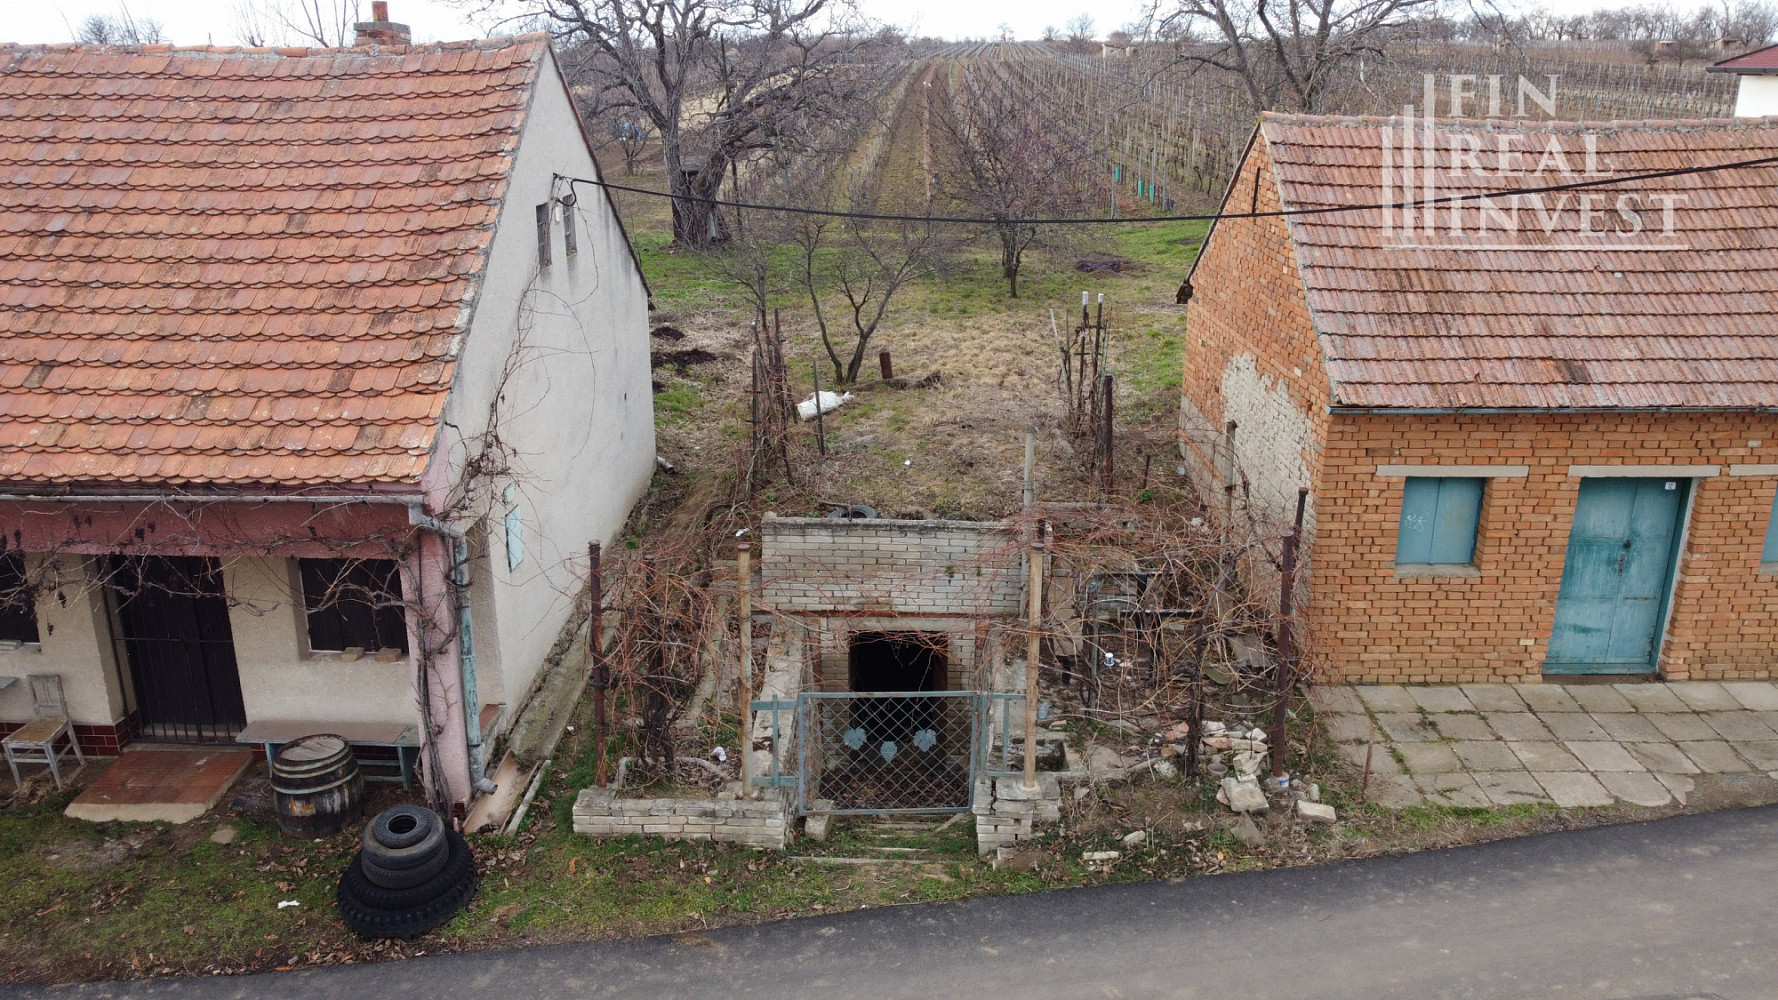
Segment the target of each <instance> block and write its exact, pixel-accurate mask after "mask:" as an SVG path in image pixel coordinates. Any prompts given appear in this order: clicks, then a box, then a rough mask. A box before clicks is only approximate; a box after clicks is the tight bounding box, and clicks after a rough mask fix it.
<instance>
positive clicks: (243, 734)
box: [235, 719, 420, 788]
mask: <svg viewBox="0 0 1778 1000" xmlns="http://www.w3.org/2000/svg"><path fill="white" fill-rule="evenodd" d="M318 733H333V734H334V735H336V736H342V737H344V738H345V740H346V742H347V743H350V744H352V745H353V746H363V747H384V748H387V749H390V750H394V751H395V759H394V760H392V761H391V760H379V759H377V758H374V757H372V758H360V759H359V761H358V768H359V770H360V771H362V772H365V774H364V779H365V780H366V781H399V782H401V787H403V788H406V787H408V786H409V785H411V784H413V780H414V764H415V762H417V761H418V760H419V759H420V736H419V729H418V727H416V726H415V725H414V724H413V723H404V722H308V721H303V720H298V719H260V720H258V721H255V722H250V723H248V724H247V728H245V729H243V730H241V731H240V733H239V734H238V735H236V736H235V742H237V743H254V744H258V745H259V746H260V747H262V748H263V749H264V750H265V759H266V762H267V763H268V764H269V763H270V762H271V759H272V757H273V756H274V755H275V754H277V752H278V749H279V748H280V747H282V746H283V745H284V744H286V743H289V742H291V741H292V740H298V739H301V738H302V737H304V736H314V735H316V734H318ZM391 769H393V770H391ZM373 770H375V771H385V772H388V773H371V772H372V771H373Z"/></svg>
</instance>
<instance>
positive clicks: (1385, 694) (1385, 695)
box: [1352, 684, 1420, 712]
mask: <svg viewBox="0 0 1778 1000" xmlns="http://www.w3.org/2000/svg"><path fill="white" fill-rule="evenodd" d="M1352 692H1353V693H1354V694H1356V695H1358V700H1359V701H1362V702H1364V705H1365V707H1366V708H1368V709H1370V710H1371V711H1373V712H1412V711H1415V710H1417V709H1418V708H1419V707H1420V704H1419V702H1416V701H1415V700H1414V696H1413V695H1410V694H1408V689H1407V688H1405V687H1402V686H1401V685H1400V684H1360V685H1358V686H1356V687H1354V688H1353V689H1352Z"/></svg>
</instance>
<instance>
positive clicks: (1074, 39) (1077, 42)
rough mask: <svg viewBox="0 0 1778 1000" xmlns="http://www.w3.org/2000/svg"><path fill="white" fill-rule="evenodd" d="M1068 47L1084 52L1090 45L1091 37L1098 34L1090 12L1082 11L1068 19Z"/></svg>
mask: <svg viewBox="0 0 1778 1000" xmlns="http://www.w3.org/2000/svg"><path fill="white" fill-rule="evenodd" d="M1066 27H1067V31H1068V47H1069V48H1071V49H1074V50H1075V51H1077V52H1084V51H1086V50H1087V49H1089V48H1091V47H1092V43H1093V39H1094V37H1096V35H1097V34H1098V26H1097V25H1095V24H1094V23H1093V17H1092V15H1091V14H1087V13H1085V12H1084V11H1083V12H1081V13H1079V14H1076V15H1074V16H1073V17H1071V18H1069V19H1068V24H1067V25H1066Z"/></svg>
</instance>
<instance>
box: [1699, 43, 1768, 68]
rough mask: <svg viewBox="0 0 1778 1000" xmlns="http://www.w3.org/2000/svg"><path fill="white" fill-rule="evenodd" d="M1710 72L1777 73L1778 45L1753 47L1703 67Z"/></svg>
mask: <svg viewBox="0 0 1778 1000" xmlns="http://www.w3.org/2000/svg"><path fill="white" fill-rule="evenodd" d="M1705 69H1706V70H1708V71H1709V72H1711V73H1740V74H1742V75H1748V74H1756V75H1757V74H1766V73H1778V45H1768V46H1766V47H1765V48H1763V49H1754V50H1753V51H1752V52H1748V53H1746V54H1744V55H1738V56H1736V57H1734V58H1733V59H1724V60H1723V61H1722V62H1719V63H1713V64H1711V65H1709V66H1707V67H1705Z"/></svg>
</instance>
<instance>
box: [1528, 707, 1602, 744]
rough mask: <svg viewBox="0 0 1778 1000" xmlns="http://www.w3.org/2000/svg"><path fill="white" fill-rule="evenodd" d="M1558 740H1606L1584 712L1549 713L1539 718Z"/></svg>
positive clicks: (1600, 729) (1598, 726)
mask: <svg viewBox="0 0 1778 1000" xmlns="http://www.w3.org/2000/svg"><path fill="white" fill-rule="evenodd" d="M1539 718H1541V719H1542V720H1543V724H1544V725H1546V726H1548V727H1550V732H1552V733H1555V734H1556V739H1559V740H1608V739H1611V734H1610V733H1607V732H1606V731H1605V730H1604V729H1603V728H1601V727H1600V725H1599V724H1598V723H1597V722H1594V721H1593V717H1592V716H1590V715H1588V714H1586V713H1585V712H1551V713H1549V714H1548V715H1541V716H1539Z"/></svg>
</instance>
